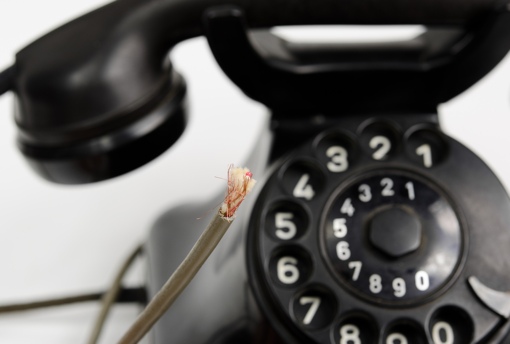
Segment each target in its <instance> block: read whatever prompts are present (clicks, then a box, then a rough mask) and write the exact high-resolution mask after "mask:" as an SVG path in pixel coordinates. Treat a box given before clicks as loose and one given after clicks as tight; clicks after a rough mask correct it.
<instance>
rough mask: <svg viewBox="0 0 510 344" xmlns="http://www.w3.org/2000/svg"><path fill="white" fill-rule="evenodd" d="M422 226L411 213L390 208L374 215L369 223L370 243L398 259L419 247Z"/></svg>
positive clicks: (399, 208)
mask: <svg viewBox="0 0 510 344" xmlns="http://www.w3.org/2000/svg"><path fill="white" fill-rule="evenodd" d="M421 236H422V226H421V223H420V220H419V219H418V217H417V216H416V215H415V214H413V213H412V212H411V211H407V210H404V209H402V208H401V207H397V206H392V207H390V208H387V209H384V210H381V211H379V212H377V213H376V214H375V216H374V217H373V218H372V220H371V221H370V227H369V240H370V243H371V244H372V245H373V246H374V247H376V248H377V249H379V250H380V251H382V252H384V253H385V254H387V255H388V256H391V257H393V258H399V257H401V256H404V255H406V254H409V253H411V252H414V251H416V250H417V249H418V247H420V243H421Z"/></svg>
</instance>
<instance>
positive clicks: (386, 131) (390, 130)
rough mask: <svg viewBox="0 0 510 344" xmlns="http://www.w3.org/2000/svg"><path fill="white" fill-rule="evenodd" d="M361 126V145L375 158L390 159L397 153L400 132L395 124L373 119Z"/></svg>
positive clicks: (378, 159) (380, 159) (379, 159)
mask: <svg viewBox="0 0 510 344" xmlns="http://www.w3.org/2000/svg"><path fill="white" fill-rule="evenodd" d="M361 128H362V129H361V134H360V142H361V147H362V148H363V150H364V151H365V152H366V153H367V154H368V155H369V156H370V157H371V158H372V159H373V160H377V161H384V160H388V159H389V158H391V157H392V156H393V155H394V154H395V153H396V151H397V148H398V146H399V140H398V137H399V133H398V130H397V129H396V127H395V126H394V125H392V124H390V123H388V122H381V121H377V122H374V121H371V122H369V123H367V124H363V125H362V126H361Z"/></svg>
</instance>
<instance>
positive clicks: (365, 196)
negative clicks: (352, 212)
mask: <svg viewBox="0 0 510 344" xmlns="http://www.w3.org/2000/svg"><path fill="white" fill-rule="evenodd" d="M358 191H359V192H360V194H359V200H360V201H361V202H365V203H366V202H370V200H371V199H372V193H371V192H370V186H368V185H367V184H361V185H360V186H359V188H358Z"/></svg>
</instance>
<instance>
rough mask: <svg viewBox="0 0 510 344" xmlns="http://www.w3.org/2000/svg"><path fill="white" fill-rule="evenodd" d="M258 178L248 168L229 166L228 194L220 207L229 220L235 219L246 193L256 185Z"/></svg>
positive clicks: (225, 217) (223, 215) (221, 213)
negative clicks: (254, 177)
mask: <svg viewBox="0 0 510 344" xmlns="http://www.w3.org/2000/svg"><path fill="white" fill-rule="evenodd" d="M255 183H256V180H255V179H253V174H252V173H251V172H250V170H249V169H247V168H242V167H233V165H230V166H229V168H228V179H227V195H226V196H225V200H224V201H223V203H222V204H221V207H220V215H221V216H222V217H223V218H224V219H226V220H227V221H233V220H234V217H235V213H236V211H237V209H238V208H239V206H240V205H241V203H242V202H243V200H244V198H245V197H246V195H247V194H248V193H249V192H250V191H251V189H252V188H253V186H254V185H255Z"/></svg>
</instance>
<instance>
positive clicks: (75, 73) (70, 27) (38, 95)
mask: <svg viewBox="0 0 510 344" xmlns="http://www.w3.org/2000/svg"><path fill="white" fill-rule="evenodd" d="M223 4H224V2H223V1H219V0H201V1H189V0H182V1H178V0H159V1H141V0H120V1H116V2H113V3H111V4H108V5H106V6H104V7H102V8H100V9H98V10H95V11H93V12H91V13H88V14H86V15H84V16H82V17H80V18H78V19H75V20H73V21H71V22H69V23H68V24H66V25H64V26H62V27H60V28H59V29H57V30H55V31H52V32H50V33H49V34H47V35H45V36H44V37H42V38H40V39H39V40H37V41H35V42H33V43H32V44H30V45H29V46H27V47H26V48H24V49H23V50H21V51H20V52H19V53H18V54H17V55H16V62H15V65H14V66H13V68H12V69H9V70H8V71H7V72H6V73H4V74H3V77H5V78H4V79H8V82H4V81H5V80H4V81H2V83H3V85H8V87H7V86H6V87H4V89H7V88H11V89H12V90H13V91H14V92H15V95H16V109H15V119H16V122H17V125H18V128H19V135H18V145H19V148H20V149H21V151H22V152H23V154H24V155H25V157H26V158H27V159H28V161H29V162H30V164H31V165H32V167H33V168H34V169H35V170H36V171H37V172H38V173H39V174H40V175H41V176H43V177H44V178H46V179H48V180H50V181H53V182H57V183H64V184H76V183H87V182H95V181H100V180H104V179H108V178H112V177H115V176H118V175H121V174H124V173H126V172H129V171H131V170H133V169H135V168H137V167H139V166H141V165H143V164H145V163H147V162H148V161H150V160H152V159H154V158H155V157H157V156H158V155H160V154H161V153H162V152H163V151H165V150H166V149H167V148H168V147H170V146H171V145H172V144H173V143H174V142H175V141H176V140H177V139H178V138H179V137H180V135H181V134H182V132H183V130H184V128H185V126H186V110H185V106H184V104H185V101H184V100H185V94H186V87H185V82H184V80H183V78H182V77H181V76H180V75H179V74H178V73H176V72H175V71H174V70H173V68H172V65H171V63H170V62H169V61H168V60H167V55H168V52H169V50H170V49H171V48H172V47H173V46H175V45H176V44H177V43H179V42H180V41H183V40H185V39H188V38H191V37H195V36H199V35H202V34H204V27H205V28H206V30H205V32H206V33H207V34H208V37H209V41H210V42H211V46H212V48H213V52H215V55H216V57H217V58H218V60H219V62H220V65H222V67H223V68H224V70H225V71H226V72H227V75H229V76H230V77H231V78H232V79H233V80H234V81H235V82H236V83H238V85H240V86H241V88H242V89H243V90H244V91H245V92H246V93H247V94H248V95H250V96H252V97H253V98H255V99H257V100H260V101H262V102H263V103H265V104H266V105H268V106H270V107H278V106H280V105H282V104H283V106H285V104H286V103H285V101H286V99H285V97H283V98H282V99H283V103H281V104H280V103H278V104H277V103H275V102H274V100H272V99H269V100H268V99H266V98H265V97H264V96H259V95H258V94H254V93H253V92H252V91H251V90H250V89H248V88H246V87H243V85H241V84H243V83H244V84H246V83H245V82H244V81H242V80H240V78H239V75H241V78H242V76H243V75H245V76H247V77H248V78H247V79H246V80H248V79H249V75H247V74H246V73H245V74H243V72H242V71H241V74H239V70H237V71H234V69H235V68H239V67H242V65H241V64H236V63H233V64H231V66H230V67H229V66H226V65H225V63H223V62H224V61H227V62H228V61H229V59H234V60H235V59H236V55H235V54H236V53H238V52H240V50H239V49H238V48H236V47H234V46H232V45H231V44H229V42H228V41H225V40H223V41H222V40H221V38H220V39H218V35H217V33H218V32H219V31H221V28H220V26H221V25H216V24H218V20H214V18H212V17H211V13H220V12H214V10H211V8H212V7H215V6H222V5H223ZM229 4H231V5H234V6H236V7H235V9H236V10H237V9H240V11H241V12H240V13H242V16H243V20H245V21H246V23H247V25H248V27H250V28H251V29H256V28H269V27H272V26H276V25H298V24H299V25H303V24H305V25H308V24H360V25H365V24H424V25H433V26H435V25H441V26H451V27H456V28H459V27H461V28H468V29H469V28H470V27H471V26H473V25H474V26H475V27H476V24H478V22H479V18H481V17H484V16H485V15H493V14H494V13H498V15H499V14H501V11H498V10H497V3H496V2H494V1H488V0H487V1H470V2H466V1H448V2H444V1H439V0H434V1H427V0H419V1H413V2H401V1H385V2H370V4H368V1H359V0H345V1H335V0H322V1H312V0H307V1H299V2H293V1H290V0H285V1H270V0H264V1H261V0H257V1H246V0H244V1H243V0H236V1H230V2H229ZM224 10H225V9H224V8H223V12H222V13H225V11H224ZM227 10H229V11H230V12H229V13H230V14H228V16H227V17H228V18H233V17H234V18H235V16H232V15H231V14H232V13H231V12H232V7H230V9H228V8H227ZM211 11H212V12H211ZM216 11H218V10H216ZM227 12H228V11H227ZM503 12H504V13H505V15H506V16H507V12H508V11H507V10H506V7H505V10H503ZM205 13H208V15H205ZM204 15H205V19H204ZM213 17H214V16H213ZM238 17H239V16H238ZM211 18H212V19H211ZM216 19H217V18H216ZM220 19H221V18H220ZM507 21H508V20H507ZM222 22H223V23H227V22H228V21H225V20H223V21H222ZM204 23H205V24H204ZM498 23H499V24H498V25H500V26H501V23H500V22H498ZM227 24H228V23H227ZM507 26H508V25H507ZM226 28H227V31H225V32H224V33H226V34H228V33H229V31H228V30H229V27H228V25H227V27H226ZM217 29H219V31H218V30H217ZM487 30H488V31H490V32H493V31H497V32H500V31H501V28H499V29H498V27H496V28H495V27H494V25H491V26H490V27H488V28H487ZM468 31H469V30H468ZM506 31H507V32H508V31H510V30H506ZM230 34H232V35H235V32H230ZM239 37H240V38H239V40H238V41H237V42H235V43H241V41H242V39H243V38H242V37H243V36H242V35H241V36H239ZM459 37H463V38H465V35H464V36H459ZM484 37H485V36H484ZM234 38H235V37H234ZM475 38H476V37H475ZM474 41H476V39H474ZM455 42H456V43H458V40H457V41H455ZM455 42H454V43H455ZM245 43H246V42H245ZM489 45H490V44H489ZM239 46H241V45H239ZM505 48H506V47H502V48H501V49H493V51H494V54H493V57H492V58H491V61H490V63H488V64H487V65H486V66H485V67H483V68H482V69H483V70H485V69H487V68H489V65H490V68H492V66H493V65H494V64H496V63H497V62H496V61H499V59H501V58H502V55H504V54H503V53H502V51H503V50H504V51H505V52H506V51H507V50H508V48H506V50H505ZM464 51H465V50H464ZM238 60H239V59H238ZM463 61H464V60H463ZM464 62H465V61H464ZM467 62H469V59H468V60H467ZM336 67H338V66H336ZM368 67H369V69H370V68H372V67H373V66H371V65H369V66H368ZM264 68H266V67H264ZM271 68H272V67H271ZM273 69H274V68H273ZM383 69H384V68H383ZM277 73H280V74H282V73H283V74H285V73H287V74H289V73H290V74H291V75H294V74H300V71H299V70H291V71H290V72H288V71H287V72H282V70H277ZM347 73H348V71H347ZM268 74H271V73H269V72H268V70H265V71H264V74H263V75H265V76H266V75H268ZM280 74H278V75H280ZM283 74H282V75H283ZM305 74H306V73H305ZM319 74H323V73H321V71H320V69H319V70H318V71H316V73H311V74H310V75H312V79H313V78H316V77H317V75H319ZM478 74H480V75H479V76H478V77H476V78H475V79H476V80H477V79H478V78H479V77H481V75H483V74H485V72H483V71H481V72H480V73H478ZM283 78H284V79H285V78H287V79H293V78H295V77H294V76H290V77H289V76H288V75H284V76H283ZM300 80H301V79H300ZM302 80H303V83H307V82H309V81H310V80H306V77H305V78H303V79H302ZM473 82H474V81H473V80H470V81H469V82H467V84H471V83H473ZM260 84H261V83H260V82H259V84H258V85H257V86H259V85H260ZM269 89H270V88H269ZM262 93H264V90H262V91H261V94H262ZM266 93H267V92H266ZM326 103H327V102H326Z"/></svg>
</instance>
